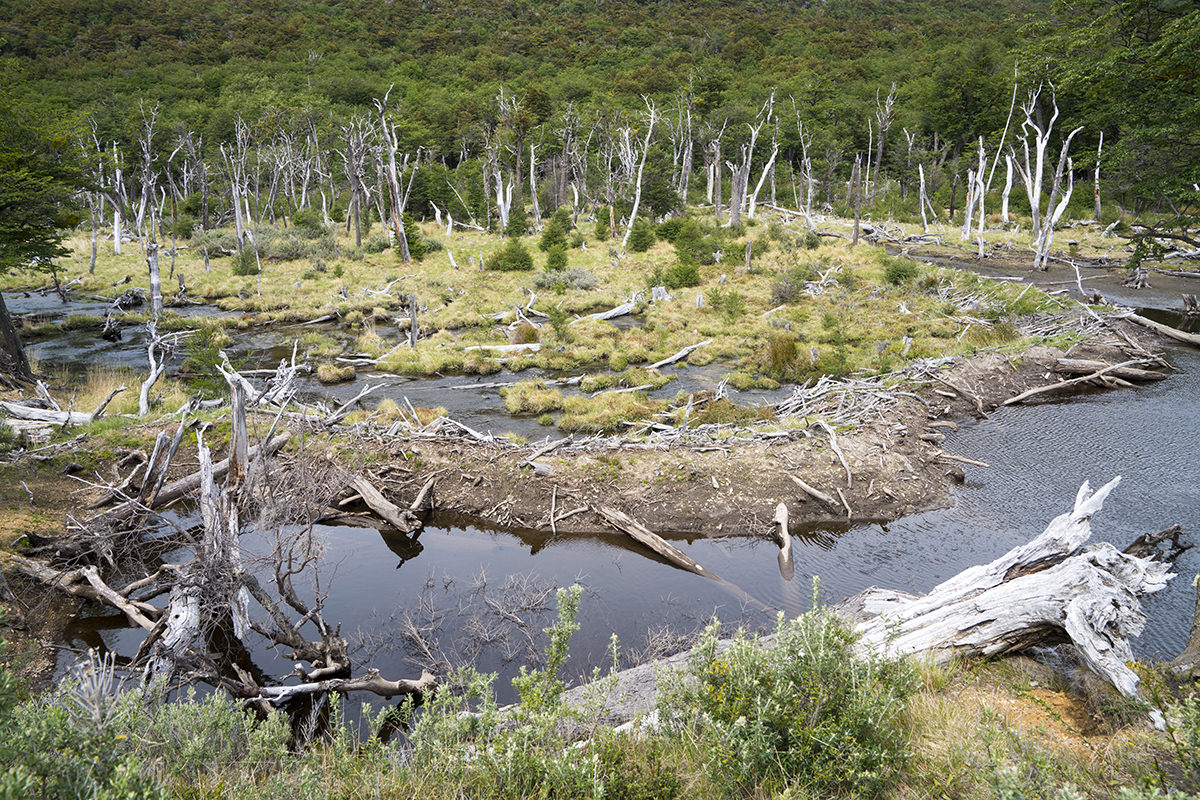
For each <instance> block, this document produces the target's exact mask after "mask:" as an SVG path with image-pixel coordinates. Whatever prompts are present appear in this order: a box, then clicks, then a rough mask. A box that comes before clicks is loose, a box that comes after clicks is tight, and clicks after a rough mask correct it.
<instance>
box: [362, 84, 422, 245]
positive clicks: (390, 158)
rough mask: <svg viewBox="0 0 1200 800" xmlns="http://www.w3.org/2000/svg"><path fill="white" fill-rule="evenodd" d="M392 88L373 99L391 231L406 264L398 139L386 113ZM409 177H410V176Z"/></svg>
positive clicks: (403, 199)
mask: <svg viewBox="0 0 1200 800" xmlns="http://www.w3.org/2000/svg"><path fill="white" fill-rule="evenodd" d="M393 87H394V84H393V86H389V87H388V90H387V92H385V93H384V95H383V100H380V99H379V98H377V97H376V98H374V99H373V101H372V102H374V103H375V110H376V111H377V112H378V113H379V133H380V135H381V136H382V140H383V149H384V151H385V153H386V155H387V161H386V168H385V170H384V176H385V177H386V179H387V189H388V200H389V207H390V210H391V218H392V230H393V231H394V232H395V235H396V246H397V248H399V250H400V260H401V261H403V262H405V263H407V262H409V261H412V254H411V253H410V252H409V249H408V237H407V236H406V235H405V233H404V201H405V199H406V197H407V195H406V194H404V193H402V192H401V187H400V172H399V170H398V169H397V167H396V151H397V150H399V149H400V139H399V137H398V135H397V134H396V127H397V126H396V124H395V123H394V122H392V121H391V115H389V114H388V113H387V102H388V96H389V95H391V93H392V88H393ZM407 164H408V157H407V156H406V157H405V166H407ZM416 170H417V164H416V162H414V163H413V173H414V175H415V173H416ZM410 177H411V176H410Z"/></svg>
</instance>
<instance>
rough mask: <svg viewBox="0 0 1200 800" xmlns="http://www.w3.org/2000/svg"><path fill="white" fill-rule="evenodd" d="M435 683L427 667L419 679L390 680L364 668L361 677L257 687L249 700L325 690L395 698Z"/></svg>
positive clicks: (277, 700)
mask: <svg viewBox="0 0 1200 800" xmlns="http://www.w3.org/2000/svg"><path fill="white" fill-rule="evenodd" d="M437 685H438V681H437V678H436V677H434V676H433V675H432V674H430V673H429V672H428V671H427V670H422V671H421V677H420V678H419V679H418V680H415V681H413V680H405V679H403V678H401V679H400V680H395V681H389V680H388V679H386V678H384V677H382V676H381V675H380V674H379V670H377V669H371V670H367V674H366V675H364V676H362V677H361V678H331V679H329V680H324V681H312V682H309V683H301V684H299V685H296V686H266V687H263V688H260V689H259V690H258V696H257V697H256V698H251V700H256V699H261V700H269V701H270V702H272V703H276V704H278V703H282V702H284V701H285V700H288V699H290V698H293V697H295V696H297V695H304V694H324V693H325V692H372V693H374V694H377V695H379V696H380V697H396V696H398V695H413V694H415V695H421V694H424V693H425V692H428V691H430V690H431V689H434V688H436V687H437Z"/></svg>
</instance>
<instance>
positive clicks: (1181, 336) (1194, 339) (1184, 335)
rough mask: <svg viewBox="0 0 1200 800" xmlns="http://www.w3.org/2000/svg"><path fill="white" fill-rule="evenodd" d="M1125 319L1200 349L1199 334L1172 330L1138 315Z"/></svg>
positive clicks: (1131, 315) (1168, 326)
mask: <svg viewBox="0 0 1200 800" xmlns="http://www.w3.org/2000/svg"><path fill="white" fill-rule="evenodd" d="M1125 319H1127V320H1129V321H1130V322H1136V323H1137V324H1138V325H1141V326H1142V327H1144V328H1149V329H1150V330H1152V331H1156V332H1158V333H1161V334H1162V335H1163V336H1167V337H1170V338H1172V339H1175V340H1177V341H1180V342H1185V343H1186V344H1192V345H1196V346H1197V347H1200V334H1195V333H1188V332H1187V331H1181V330H1179V329H1178V328H1172V327H1171V326H1170V325H1163V324H1162V323H1161V322H1155V321H1154V320H1152V319H1146V318H1145V317H1143V316H1141V315H1140V314H1130V315H1129V316H1127V317H1125Z"/></svg>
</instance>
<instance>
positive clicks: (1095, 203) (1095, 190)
mask: <svg viewBox="0 0 1200 800" xmlns="http://www.w3.org/2000/svg"><path fill="white" fill-rule="evenodd" d="M1103 152H1104V131H1100V143H1099V144H1098V145H1096V171H1095V173H1093V175H1092V211H1093V213H1094V219H1095V220H1096V224H1097V225H1099V224H1100V154H1101V153H1103Z"/></svg>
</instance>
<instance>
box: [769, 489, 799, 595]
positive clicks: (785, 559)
mask: <svg viewBox="0 0 1200 800" xmlns="http://www.w3.org/2000/svg"><path fill="white" fill-rule="evenodd" d="M774 523H775V526H774V527H773V528H772V529H771V532H772V534H773V535H774V538H775V544H777V545H779V556H778V558H779V574H780V575H781V576H783V579H784V580H785V581H790V580H791V579H792V578H794V577H796V565H795V564H793V563H792V535H791V534H790V533H789V532H788V510H787V506H786V505H784V504H783V503H780V504H779V505H777V506H775V519H774Z"/></svg>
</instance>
